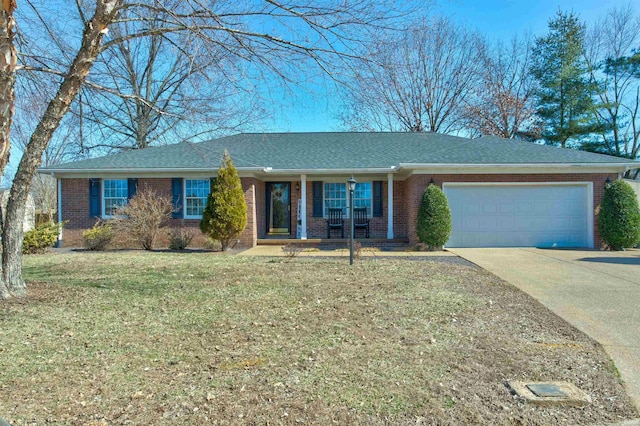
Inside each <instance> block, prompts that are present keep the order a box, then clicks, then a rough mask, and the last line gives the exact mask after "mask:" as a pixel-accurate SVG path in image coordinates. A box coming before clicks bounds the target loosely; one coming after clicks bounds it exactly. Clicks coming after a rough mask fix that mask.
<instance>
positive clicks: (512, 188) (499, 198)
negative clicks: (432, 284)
mask: <svg viewBox="0 0 640 426" xmlns="http://www.w3.org/2000/svg"><path fill="white" fill-rule="evenodd" d="M591 188H592V186H591V184H590V183H583V184H552V185H541V184H522V185H520V184H518V185H501V184H466V185H465V184H446V183H445V184H444V192H445V194H446V195H447V198H448V200H449V207H450V208H451V218H452V222H453V230H452V233H451V238H450V239H449V241H448V242H447V244H446V246H447V247H592V245H593V233H592V229H593V221H592V216H591V213H590V212H591V211H592V210H593V207H592V206H593V200H592V193H593V191H592V189H591Z"/></svg>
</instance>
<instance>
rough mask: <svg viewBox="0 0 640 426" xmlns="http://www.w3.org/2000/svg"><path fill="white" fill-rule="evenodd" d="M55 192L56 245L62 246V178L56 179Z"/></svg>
mask: <svg viewBox="0 0 640 426" xmlns="http://www.w3.org/2000/svg"><path fill="white" fill-rule="evenodd" d="M56 187H57V188H56V192H57V194H56V195H57V198H58V200H57V201H58V242H57V243H56V247H58V248H60V247H62V179H60V178H57V179H56Z"/></svg>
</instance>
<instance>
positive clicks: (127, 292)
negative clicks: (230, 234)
mask: <svg viewBox="0 0 640 426" xmlns="http://www.w3.org/2000/svg"><path fill="white" fill-rule="evenodd" d="M24 273H25V278H26V279H27V280H28V289H29V296H28V298H27V299H26V300H23V301H12V302H9V303H4V304H0V308H1V312H2V314H1V316H0V417H4V418H5V419H7V420H8V421H9V422H11V423H12V424H14V425H20V424H45V423H47V422H58V423H62V424H93V425H99V424H109V425H111V424H124V423H131V424H185V425H195V424H322V425H326V424H332V423H335V424H363V425H375V424H407V425H408V424H411V425H415V424H421V423H422V424H460V425H466V424H487V425H488V424H491V425H500V424H503V425H507V424H527V425H528V424H540V425H549V424H560V423H562V424H593V423H605V422H611V421H617V420H621V419H628V418H633V417H634V415H636V414H637V413H636V412H635V410H634V408H633V407H632V405H631V403H630V402H629V400H628V398H627V396H626V395H625V393H624V391H623V389H622V386H621V385H620V383H619V379H618V378H617V376H616V371H615V368H614V367H613V366H612V364H611V361H610V360H609V358H608V357H607V356H606V354H605V353H604V351H603V350H602V348H601V347H600V346H599V345H597V344H596V343H594V342H593V341H592V340H591V339H589V338H588V337H586V336H585V335H584V334H582V333H580V332H579V331H577V330H575V329H574V328H572V327H571V326H569V325H567V324H566V323H565V322H563V321H562V320H561V319H559V318H558V317H556V316H554V315H553V314H551V313H550V312H549V311H547V310H546V309H545V308H544V307H542V306H541V305H540V304H538V303H537V302H535V301H534V300H532V299H531V298H529V297H528V296H526V295H524V294H522V293H520V292H519V291H517V290H515V289H514V288H512V287H510V286H508V285H506V284H505V283H504V282H502V281H500V280H499V279H498V278H496V277H494V276H492V275H489V274H488V273H486V272H484V271H482V270H481V269H479V268H477V267H475V266H471V265H466V264H462V263H456V262H451V261H447V262H445V261H434V260H409V259H399V260H398V259H381V258H377V259H376V258H367V259H363V260H358V261H356V264H355V265H354V266H353V267H349V265H348V262H347V261H345V260H344V259H321V258H304V259H302V258H295V259H287V258H277V259H272V258H250V257H239V256H232V255H226V254H216V253H181V254H178V253H157V252H156V253H149V252H142V251H122V252H108V253H88V252H85V253H81V252H78V253H67V254H49V255H42V256H27V257H26V258H25V267H24ZM507 380H530V381H538V380H566V381H569V382H572V383H574V384H576V385H577V386H579V387H580V388H582V389H583V390H585V391H586V392H587V393H589V394H590V395H591V397H592V398H593V403H592V404H591V405H589V406H588V407H586V408H568V407H560V408H539V407H534V406H531V405H530V404H528V403H526V402H524V401H522V400H520V399H518V398H516V397H514V396H513V395H511V394H510V392H509V390H508V389H507V387H506V386H505V382H506V381H507Z"/></svg>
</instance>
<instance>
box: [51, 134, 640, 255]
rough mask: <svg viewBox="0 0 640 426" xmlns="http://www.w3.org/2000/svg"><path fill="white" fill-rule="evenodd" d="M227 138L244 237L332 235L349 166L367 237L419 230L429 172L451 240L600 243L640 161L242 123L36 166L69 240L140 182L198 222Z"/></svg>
mask: <svg viewBox="0 0 640 426" xmlns="http://www.w3.org/2000/svg"><path fill="white" fill-rule="evenodd" d="M225 149H226V150H228V151H229V153H230V154H231V157H232V160H233V162H234V165H235V166H236V168H237V170H238V173H239V175H240V178H241V181H242V186H243V189H244V191H245V199H246V202H247V210H248V211H247V213H248V224H247V227H246V229H245V230H244V232H243V233H242V235H241V237H240V241H239V242H240V244H241V245H242V246H245V247H246V246H254V245H256V244H258V243H259V242H260V241H261V240H266V239H269V238H281V239H282V238H285V239H287V238H288V239H296V238H297V239H301V240H305V239H325V238H327V223H326V218H327V211H328V209H329V208H336V207H337V208H342V209H343V211H344V213H345V217H348V210H349V209H348V208H347V204H348V202H349V201H348V198H349V197H348V191H347V186H346V181H347V180H348V179H349V177H350V176H353V177H354V178H355V179H356V180H357V182H358V184H357V186H356V190H355V194H354V206H355V207H365V208H366V209H367V216H368V217H369V218H370V238H371V239H372V240H376V239H378V240H381V241H382V240H384V241H386V240H392V241H406V242H409V243H415V242H417V238H416V233H415V229H416V218H417V215H418V206H419V203H420V199H421V196H422V193H423V191H424V189H425V187H426V186H427V185H428V184H429V183H430V182H434V183H435V184H436V185H438V186H440V187H441V188H442V189H443V190H444V192H445V194H446V195H447V198H448V200H449V204H450V207H451V211H452V218H453V232H452V235H451V238H450V240H449V241H448V243H447V246H449V247H487V246H489V247H508V246H538V247H586V248H590V247H599V245H600V243H601V240H600V236H599V234H598V228H597V221H596V218H595V208H596V207H597V206H598V205H599V203H600V200H601V198H602V195H603V192H604V185H605V182H606V180H607V179H609V180H614V179H617V178H619V177H620V176H621V175H622V174H623V173H624V172H625V171H627V170H630V169H637V168H640V162H636V161H631V160H626V159H621V158H617V157H611V156H606V155H600V154H593V153H588V152H583V151H575V150H570V149H561V148H556V147H550V146H542V145H537V144H533V143H528V142H522V141H516V140H507V139H501V138H497V137H482V138H479V139H467V138H462V137H455V136H448V135H441V134H435V133H255V134H238V135H234V136H229V137H223V138H220V139H215V140H211V141H207V142H201V143H188V142H184V143H179V144H175V145H168V146H161V147H153V148H148V149H144V150H137V151H128V152H122V153H118V154H115V155H111V156H106V157H102V158H95V159H89V160H83V161H77V162H72V163H67V164H61V165H57V166H50V167H44V168H42V169H40V173H47V174H51V175H53V176H55V177H56V178H57V181H58V194H59V196H58V198H59V201H58V203H59V219H60V220H64V221H67V224H66V227H65V230H64V235H63V236H62V243H63V245H65V246H78V245H81V233H82V231H83V230H85V229H88V228H90V227H91V226H92V225H93V224H94V223H95V221H96V220H97V219H98V218H103V219H108V218H109V217H110V216H111V215H112V214H113V212H114V207H115V206H117V205H119V204H122V203H125V202H126V201H127V199H128V197H130V196H131V195H132V194H133V193H134V192H135V190H136V188H137V187H141V186H142V185H144V186H149V187H151V188H153V189H154V190H155V191H156V192H158V193H160V194H165V195H168V196H171V197H172V199H173V200H174V204H175V206H176V211H175V212H174V215H173V219H172V220H173V223H172V225H174V226H179V225H182V226H187V227H193V228H194V229H197V227H198V225H199V222H200V217H201V214H202V209H203V207H204V205H205V204H206V200H207V195H208V193H209V185H210V179H211V178H213V177H215V175H216V171H217V168H218V167H219V165H220V160H221V157H222V153H223V151H224V150H225ZM347 228H348V227H347ZM345 231H346V232H345V237H346V235H348V229H346V230H345ZM356 237H357V238H360V237H361V235H360V234H356ZM332 238H340V235H339V234H333V235H332Z"/></svg>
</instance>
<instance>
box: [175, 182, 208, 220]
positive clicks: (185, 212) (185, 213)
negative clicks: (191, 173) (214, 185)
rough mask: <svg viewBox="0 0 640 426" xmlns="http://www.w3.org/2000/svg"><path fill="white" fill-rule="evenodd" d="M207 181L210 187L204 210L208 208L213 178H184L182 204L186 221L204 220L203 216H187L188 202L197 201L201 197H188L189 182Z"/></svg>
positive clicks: (205, 198)
mask: <svg viewBox="0 0 640 426" xmlns="http://www.w3.org/2000/svg"><path fill="white" fill-rule="evenodd" d="M205 180H206V181H207V183H208V185H209V191H208V192H207V195H206V196H205V197H204V206H203V207H202V209H203V210H204V208H205V207H206V206H207V200H208V198H209V194H211V178H210V177H194V178H184V179H182V194H183V196H182V198H183V200H184V202H183V203H182V204H183V205H182V210H183V215H182V216H183V217H184V218H185V219H202V215H188V214H187V201H188V200H195V199H198V198H200V197H187V181H205Z"/></svg>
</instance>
